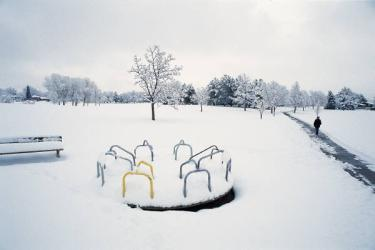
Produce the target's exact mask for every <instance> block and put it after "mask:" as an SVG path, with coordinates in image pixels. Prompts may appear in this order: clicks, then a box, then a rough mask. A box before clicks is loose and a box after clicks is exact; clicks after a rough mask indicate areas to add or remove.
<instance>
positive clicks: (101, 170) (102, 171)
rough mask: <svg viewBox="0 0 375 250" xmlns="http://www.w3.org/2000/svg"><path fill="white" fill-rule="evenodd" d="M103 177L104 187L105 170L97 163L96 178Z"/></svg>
mask: <svg viewBox="0 0 375 250" xmlns="http://www.w3.org/2000/svg"><path fill="white" fill-rule="evenodd" d="M100 176H101V177H102V187H103V186H104V168H103V166H102V164H101V163H100V162H98V161H97V162H96V178H99V177H100Z"/></svg>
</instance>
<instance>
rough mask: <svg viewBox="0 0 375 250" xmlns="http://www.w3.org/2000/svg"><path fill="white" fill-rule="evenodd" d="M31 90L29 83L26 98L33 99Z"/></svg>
mask: <svg viewBox="0 0 375 250" xmlns="http://www.w3.org/2000/svg"><path fill="white" fill-rule="evenodd" d="M31 97H32V96H31V91H30V87H29V85H27V87H26V100H30V99H31Z"/></svg>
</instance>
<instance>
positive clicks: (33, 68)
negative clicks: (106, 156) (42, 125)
mask: <svg viewBox="0 0 375 250" xmlns="http://www.w3.org/2000/svg"><path fill="white" fill-rule="evenodd" d="M154 44H157V45H159V46H160V47H161V49H163V50H165V51H167V52H170V53H172V54H173V55H174V57H175V58H176V64H179V65H182V66H183V67H184V69H183V72H182V74H181V76H180V77H179V78H178V79H179V80H181V81H184V82H187V83H193V84H194V85H195V86H203V85H206V84H207V83H208V82H209V81H210V80H211V79H212V78H213V77H215V76H217V77H220V76H222V75H223V74H230V75H237V74H240V73H246V74H248V75H249V76H250V77H251V78H263V79H264V80H266V81H270V80H276V81H278V82H279V83H282V84H284V85H287V86H288V87H289V86H290V85H291V84H292V83H293V82H295V81H299V82H300V84H301V86H302V88H304V89H306V90H310V89H320V90H323V91H327V90H329V89H331V90H333V91H335V92H336V91H337V90H339V89H340V88H341V87H343V86H348V87H350V88H352V89H353V90H354V91H357V92H363V93H364V94H365V95H366V96H368V97H372V96H375V3H374V2H372V3H371V2H343V1H335V2H332V1H330V2H328V1H319V2H301V1H298V2H285V1H283V2H277V1H259V2H255V1H176V0H169V1H136V0H135V1H127V0H106V1H104V0H102V1H95V0H64V1H61V0H59V1H52V0H35V1H26V0H24V1H23V0H0V87H7V86H12V87H15V88H18V89H21V88H23V87H24V86H25V85H26V84H31V85H33V86H35V87H41V86H42V83H43V80H44V77H45V76H47V75H49V74H51V73H60V74H67V75H71V76H82V77H89V78H91V79H92V80H94V81H95V82H96V83H97V84H98V86H99V87H100V88H102V89H104V90H117V91H126V90H132V89H138V87H137V86H135V85H134V83H133V79H132V76H131V74H130V73H128V70H129V69H130V67H131V64H132V59H133V56H134V55H135V54H137V55H142V54H143V53H144V51H145V49H146V48H147V47H149V46H151V45H154Z"/></svg>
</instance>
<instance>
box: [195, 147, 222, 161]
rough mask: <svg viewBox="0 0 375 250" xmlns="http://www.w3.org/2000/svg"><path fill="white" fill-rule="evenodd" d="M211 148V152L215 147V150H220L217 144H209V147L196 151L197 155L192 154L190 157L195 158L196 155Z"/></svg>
mask: <svg viewBox="0 0 375 250" xmlns="http://www.w3.org/2000/svg"><path fill="white" fill-rule="evenodd" d="M209 149H211V152H212V150H214V149H215V150H219V148H218V147H217V146H216V145H211V146H209V147H208V148H205V149H203V150H202V151H200V152H198V153H196V154H195V155H192V156H191V157H190V159H193V158H194V157H196V156H198V155H200V154H202V153H204V152H206V151H207V150H209Z"/></svg>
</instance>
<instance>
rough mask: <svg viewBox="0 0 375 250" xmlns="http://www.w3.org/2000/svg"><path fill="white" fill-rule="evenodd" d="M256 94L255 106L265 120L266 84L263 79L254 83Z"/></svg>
mask: <svg viewBox="0 0 375 250" xmlns="http://www.w3.org/2000/svg"><path fill="white" fill-rule="evenodd" d="M253 86H254V92H255V106H256V107H257V108H258V111H259V114H260V119H263V113H264V111H265V110H266V102H267V101H266V97H265V96H266V92H265V89H266V88H265V86H266V83H265V82H264V81H263V80H262V79H259V80H257V79H255V80H254V81H253Z"/></svg>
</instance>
